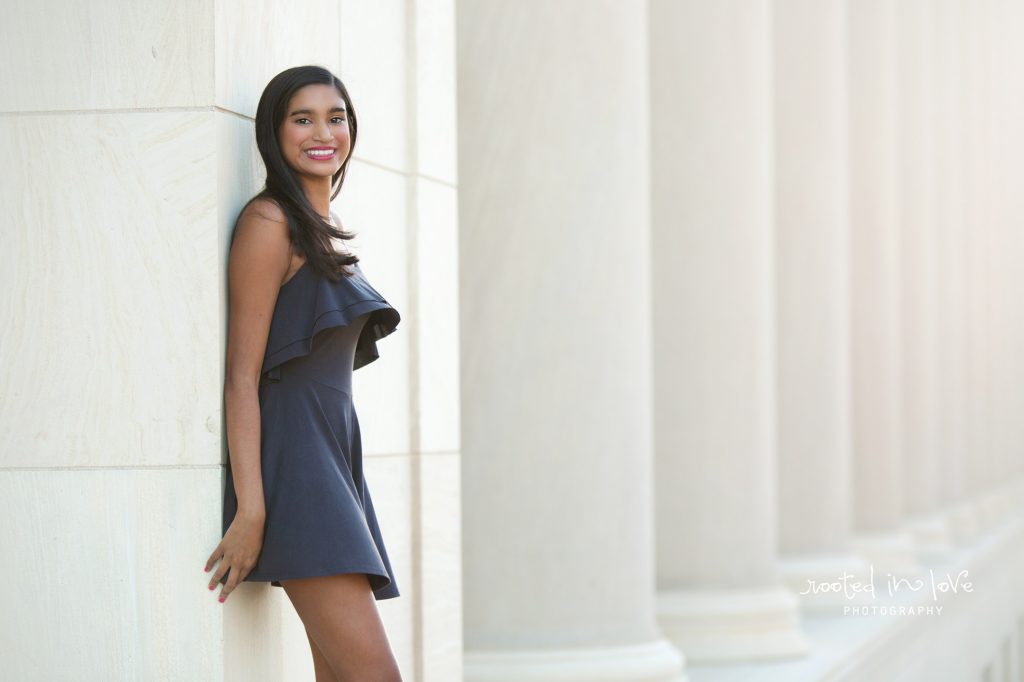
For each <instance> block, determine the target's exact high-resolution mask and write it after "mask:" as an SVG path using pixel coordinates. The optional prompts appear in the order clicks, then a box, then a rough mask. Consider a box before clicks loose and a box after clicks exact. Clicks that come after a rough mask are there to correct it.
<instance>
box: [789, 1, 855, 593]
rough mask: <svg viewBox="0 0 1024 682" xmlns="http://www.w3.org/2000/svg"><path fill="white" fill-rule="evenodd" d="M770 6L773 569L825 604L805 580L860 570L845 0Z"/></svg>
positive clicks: (827, 579)
mask: <svg viewBox="0 0 1024 682" xmlns="http://www.w3.org/2000/svg"><path fill="white" fill-rule="evenodd" d="M774 8H775V12H774V17H773V26H774V34H775V40H774V50H775V59H774V71H775V77H774V83H775V97H774V102H775V118H774V122H775V254H776V283H777V290H776V315H777V324H778V329H777V341H776V352H777V357H778V380H777V382H776V386H777V396H778V398H777V399H778V406H777V412H778V458H779V534H780V547H781V550H782V555H783V562H782V572H783V576H784V577H785V579H786V581H787V583H788V584H789V585H790V586H791V587H792V588H793V590H794V591H795V592H796V593H797V594H801V596H802V600H803V606H804V608H805V610H812V611H818V610H825V611H828V612H834V611H835V609H836V608H837V607H842V606H845V605H847V604H849V601H848V600H847V598H846V595H844V594H842V593H838V592H828V593H820V592H819V593H814V592H813V591H812V590H810V589H809V588H810V585H811V584H812V583H814V584H816V583H821V582H828V583H831V582H834V581H835V580H837V579H838V578H839V577H840V576H842V575H843V574H844V573H849V574H851V575H854V576H856V577H857V578H858V579H860V580H868V579H869V571H868V569H869V567H868V565H867V562H865V561H864V559H863V558H862V557H860V556H858V555H857V554H855V553H854V552H853V551H852V550H851V538H852V532H853V500H852V487H853V485H852V484H853V479H852V477H851V468H852V464H851V448H850V367H849V365H850V352H849V349H850V339H849V328H850V299H849V290H850V286H849V260H848V251H849V210H848V209H849V206H848V198H849V194H848V173H849V170H848V140H847V135H848V128H847V121H848V118H849V117H848V113H847V71H846V63H847V61H846V30H847V27H846V11H845V3H844V2H843V0H775V2H774ZM840 612H841V611H840Z"/></svg>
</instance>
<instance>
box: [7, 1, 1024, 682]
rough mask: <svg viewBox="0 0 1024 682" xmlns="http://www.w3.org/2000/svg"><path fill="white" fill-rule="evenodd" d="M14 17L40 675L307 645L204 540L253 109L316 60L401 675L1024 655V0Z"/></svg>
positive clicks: (229, 4) (793, 666) (27, 536)
mask: <svg viewBox="0 0 1024 682" xmlns="http://www.w3.org/2000/svg"><path fill="white" fill-rule="evenodd" d="M3 16H4V22H3V23H2V24H0V55H2V57H3V63H4V64H5V68H4V69H3V71H2V72H0V93H2V95H0V97H2V98H3V99H2V116H0V153H2V154H3V156H4V158H7V159H8V160H9V163H8V167H7V169H6V170H5V171H4V182H3V183H2V186H0V202H2V203H0V205H2V206H3V207H4V208H5V209H6V213H7V219H6V220H4V221H3V222H2V223H0V236H2V238H3V244H4V248H3V249H2V250H0V285H2V286H0V319H2V320H3V325H2V327H0V372H2V375H0V376H2V379H0V443H2V448H0V496H2V499H4V500H5V501H7V503H8V512H7V515H6V518H5V521H4V523H3V524H0V546H3V547H4V548H5V552H4V553H3V555H2V557H0V576H2V577H3V578H4V579H5V582H7V584H8V585H9V586H10V589H9V590H7V591H6V592H5V593H4V596H3V597H0V610H2V611H3V612H4V613H5V614H7V615H6V617H5V618H4V619H3V621H2V624H0V635H2V636H0V647H2V648H0V658H2V660H3V661H4V664H3V667H4V669H5V673H4V676H5V677H7V678H9V679H14V680H117V679H126V680H127V679H132V680H136V679H139V680H268V681H270V680H274V681H276V680H310V679H312V678H313V669H312V662H311V658H310V653H309V647H308V643H307V641H306V637H305V633H304V631H303V628H302V624H301V622H300V621H299V620H298V617H297V616H296V615H295V612H294V610H293V609H292V607H291V605H290V603H289V602H288V600H287V598H286V596H285V595H284V594H283V590H276V589H274V588H273V587H271V586H269V585H267V584H266V583H246V584H243V585H242V586H240V587H239V588H238V590H236V592H235V593H234V595H233V596H232V598H231V599H230V600H229V601H228V602H227V603H226V604H225V605H223V606H222V605H220V604H219V603H217V602H216V599H215V597H214V595H213V594H212V593H209V592H208V591H207V590H206V588H205V586H206V583H207V582H208V575H207V574H205V573H203V572H201V570H200V564H201V563H202V562H203V561H205V559H206V557H207V556H208V554H209V552H210V551H211V548H213V547H214V546H215V545H216V543H217V542H218V541H219V539H220V529H221V527H220V523H221V495H222V492H223V476H224V464H225V462H226V460H227V451H226V443H225V433H224V430H223V424H222V422H223V414H222V408H221V403H222V393H221V391H222V385H223V384H222V382H223V369H224V367H223V364H224V363H223V358H224V348H225V338H226V323H227V317H226V276H225V273H226V264H227V246H228V239H229V237H230V229H231V227H232V225H233V224H234V220H235V218H236V216H237V213H238V210H239V209H240V207H241V206H242V205H243V204H244V203H245V201H246V200H247V199H248V198H249V197H251V196H252V195H253V194H254V193H255V192H257V191H258V190H259V189H260V187H261V186H262V182H263V169H262V164H261V162H260V159H259V156H258V154H257V151H256V147H255V141H254V133H253V117H254V113H255V107H256V103H257V101H258V98H259V95H260V93H261V92H262V89H263V87H264V86H265V85H266V83H267V81H268V80H269V79H270V78H271V77H273V76H274V75H275V74H276V73H278V72H280V71H282V70H283V69H285V68H288V67H291V66H295V65H298V64H305V63H316V64H320V65H323V66H326V67H328V68H330V69H331V70H333V71H335V73H337V74H338V75H339V76H340V77H341V79H342V80H343V81H344V82H345V84H346V86H347V87H348V89H349V92H350V94H351V95H352V98H353V101H354V108H355V110H356V113H357V115H358V120H359V137H358V140H357V143H356V146H355V150H354V159H353V162H352V163H351V168H350V170H349V174H348V177H347V179H346V183H345V187H344V190H343V191H342V193H341V194H340V195H339V196H338V198H337V199H336V200H335V206H334V207H333V208H334V210H335V211H336V212H337V213H338V214H339V216H340V217H341V218H342V220H343V222H344V223H345V226H346V228H347V229H349V230H352V231H354V232H356V233H357V234H358V237H357V239H355V240H353V241H351V242H348V245H350V247H351V248H352V249H353V250H354V251H355V252H356V253H357V254H359V256H360V258H361V259H362V262H361V265H362V267H363V270H364V272H366V274H367V276H368V278H369V279H370V281H372V282H373V283H374V285H375V287H376V288H377V289H378V290H379V291H380V292H381V293H382V294H383V295H384V296H385V297H386V298H388V300H389V301H390V302H391V303H392V304H393V305H394V306H395V307H396V308H397V309H398V310H399V311H400V312H401V314H402V323H401V325H400V327H399V329H398V331H397V333H396V334H394V335H392V336H390V337H388V338H387V339H386V340H383V341H382V342H381V344H380V352H381V361H380V362H375V363H373V364H372V365H370V366H368V367H367V368H366V369H364V370H363V371H359V372H357V373H356V374H355V376H354V394H355V395H356V396H357V398H356V403H357V404H358V410H359V415H360V424H361V431H362V438H363V451H364V453H365V455H366V477H367V480H368V482H369V485H370V486H371V487H372V489H373V494H374V502H375V506H376V508H377V513H378V516H379V518H380V522H381V526H382V530H383V534H384V537H385V539H386V540H387V543H388V548H389V554H390V555H391V562H392V565H393V566H394V569H395V572H396V575H397V579H398V582H399V585H400V586H401V588H402V597H401V598H400V599H395V600H387V601H384V602H380V603H379V608H380V609H381V612H382V614H383V616H384V618H385V623H386V626H387V629H388V634H389V637H390V638H391V641H392V645H393V647H394V649H395V652H396V654H397V655H398V658H399V662H400V665H401V667H402V671H403V677H404V678H405V679H406V680H410V681H417V682H425V681H431V682H433V681H438V682H452V681H455V680H463V679H464V680H467V681H473V682H478V681H486V682H499V681H508V682H576V681H579V682H590V681H598V680H600V681H602V682H619V681H622V682H647V681H650V682H656V681H657V682H660V681H669V680H672V681H676V682H679V681H682V680H692V681H693V682H712V681H715V682H721V681H730V682H731V681H738V680H743V681H748V680H757V681H762V680H767V681H774V680H780V681H783V680H784V681H790V680H853V681H862V680H863V681H868V682H875V681H885V680H893V681H903V682H911V681H947V680H948V681H950V682H1011V681H1012V682H1019V681H1021V680H1024V590H1022V589H1021V582H1020V580H1021V579H1020V577H1019V576H1021V575H1024V542H1022V541H1024V518H1022V511H1024V509H1022V506H1024V497H1022V491H1024V486H1022V483H1024V481H1022V473H1024V470H1022V469H1024V457H1022V451H1021V448H1022V446H1024V418H1022V417H1024V415H1022V412H1021V411H1022V408H1024V397H1022V393H1021V389H1020V386H1021V385H1022V383H1024V353H1022V352H1021V349H1022V348H1024V314H1022V308H1021V305H1020V301H1021V300H1022V298H1024V274H1022V270H1021V268H1020V267H1019V263H1020V262H1021V261H1022V258H1024V234H1022V230H1021V228H1022V226H1024V192H1022V188H1021V183H1022V180H1024V43H1022V42H1021V40H1020V36H1021V35H1024V3H1022V2H1020V1H1019V0H713V1H712V0H646V1H644V0H620V1H618V2H608V1H603V0H602V1H598V0H592V1H584V0H548V1H541V0H520V1H518V2H512V1H511V0H504V1H502V0H454V1H453V0H377V1H375V2H372V3H371V2H360V1H358V0H340V1H339V0H310V2H306V3H302V4H300V5H294V4H286V3H282V2H277V1H275V0H258V1H257V2H249V3H242V2H239V0H213V2H208V1H205V0H185V1H183V2H169V1H168V0H147V1H146V2H142V3H138V2H132V3H129V2H126V1H124V0H101V1H99V2H91V3H74V2H62V1H60V0H40V1H39V2H35V3H29V4H21V5H15V4H12V3H6V4H5V5H4V7H3ZM1015 301H1017V303H1014V302H1015Z"/></svg>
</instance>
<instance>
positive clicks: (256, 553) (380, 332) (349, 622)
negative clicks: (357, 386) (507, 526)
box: [206, 66, 401, 682]
mask: <svg viewBox="0 0 1024 682" xmlns="http://www.w3.org/2000/svg"><path fill="white" fill-rule="evenodd" d="M355 141H356V117H355V111H354V109H353V107H352V101H351V99H350V98H349V95H348V91H347V90H346V89H345V86H344V85H343V84H342V83H341V81H340V80H339V79H338V78H337V77H336V76H335V75H334V74H332V73H331V72H330V71H328V70H327V69H324V68H321V67H318V66H300V67H295V68H292V69H288V70H286V71H283V72H282V73H280V74H278V75H277V76H275V77H274V78H273V79H272V80H271V81H270V83H269V84H268V85H267V87H266V89H265V90H264V91H263V95H262V96H261V97H260V101H259V104H258V106H257V109H256V143H257V146H258V147H259V151H260V155H261V156H262V157H263V163H264V164H265V166H266V170H267V181H266V186H265V187H264V188H263V190H262V191H261V192H260V193H259V194H257V195H256V196H255V197H253V198H252V199H251V200H250V201H249V202H248V203H247V204H246V205H245V206H244V207H243V209H242V211H241V212H240V214H239V217H238V220H237V222H236V224H235V228H234V232H233V234H232V238H231V250H230V253H229V259H228V261H229V262H228V289H229V301H230V311H229V321H228V344H227V346H228V348H227V367H226V372H225V380H224V407H225V416H226V421H227V435H228V450H229V457H228V465H227V478H226V480H225V490H224V508H223V532H224V537H223V539H222V540H221V541H220V544H218V545H217V547H216V549H214V550H213V553H212V554H211V555H210V556H209V558H208V559H207V562H206V571H209V570H210V569H211V568H212V567H213V565H214V564H215V563H217V562H218V561H219V565H218V566H217V569H216V570H215V571H214V573H213V575H212V578H211V579H210V583H209V589H211V590H212V589H215V588H216V586H217V583H218V582H220V583H221V584H223V585H224V587H223V588H222V590H221V593H220V601H221V602H223V601H224V600H225V599H227V597H228V595H230V594H231V592H232V591H233V590H234V589H235V587H237V586H238V584H239V583H240V582H241V581H243V580H249V581H270V584H271V585H275V586H277V587H282V588H284V591H285V593H286V594H287V595H288V598H289V599H290V600H291V602H292V604H293V605H294V606H295V609H296V611H297V612H298V614H299V617H300V618H301V619H302V622H303V624H304V625H305V628H306V634H307V636H308V638H309V643H310V648H311V649H312V652H313V663H314V668H315V670H316V679H317V680H318V682H320V681H324V680H331V681H332V682H333V681H334V680H360V681H365V680H374V681H385V680H387V681H392V680H401V675H400V673H399V670H398V665H397V663H396V661H395V657H394V654H393V653H392V651H391V647H390V644H389V643H388V639H387V636H386V634H385V632H384V627H383V624H382V622H381V619H380V615H379V613H378V610H377V605H376V600H379V599H390V598H392V597H397V596H399V592H398V586H397V583H396V582H395V576H394V574H393V573H392V570H391V564H390V562H389V560H388V555H387V550H386V549H385V546H384V541H383V539H382V537H381V532H380V528H379V527H378V524H377V518H376V514H375V513H374V509H373V502H372V500H371V498H370V490H369V487H368V485H367V482H366V480H365V478H364V475H363V462H362V450H361V441H360V434H359V421H358V419H357V417H356V411H355V407H354V405H353V402H352V372H353V371H354V370H355V369H358V368H359V367H362V366H363V365H365V364H367V363H369V362H372V361H373V360H375V359H377V357H378V353H377V345H376V342H377V341H378V340H379V339H381V338H382V337H384V336H387V335H388V334H390V333H391V332H393V331H394V330H395V327H396V326H397V325H398V322H399V319H400V318H399V314H398V311H396V310H395V309H394V308H393V307H392V306H391V305H390V304H389V303H388V302H387V301H386V300H385V299H384V297H383V296H381V295H380V294H379V293H378V292H377V291H376V289H374V288H373V287H372V286H371V285H370V283H369V282H368V281H367V279H366V277H364V276H363V274H362V270H361V269H360V266H359V265H358V261H359V259H358V258H357V257H356V256H355V255H354V254H352V253H351V252H350V251H348V249H344V248H341V249H339V248H336V247H335V246H334V243H335V240H338V239H340V240H347V239H352V238H353V236H354V235H353V234H352V233H349V232H346V231H345V230H343V229H342V228H341V225H340V222H339V221H337V219H336V218H335V216H334V215H333V214H332V213H331V211H330V202H331V200H332V199H333V198H334V197H335V196H337V194H338V192H339V191H340V190H341V185H342V182H343V181H344V177H345V174H346V171H347V168H348V162H349V159H350V158H351V156H352V149H353V147H354V146H355Z"/></svg>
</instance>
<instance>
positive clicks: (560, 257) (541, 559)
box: [456, 0, 683, 682]
mask: <svg viewBox="0 0 1024 682" xmlns="http://www.w3.org/2000/svg"><path fill="white" fill-rule="evenodd" d="M457 9H458V16H457V21H456V24H457V27H458V41H457V42H458V67H459V69H458V78H459V80H458V97H459V111H458V118H459V121H460V128H459V141H460V144H459V169H460V178H461V179H460V191H459V213H460V219H459V223H460V225H461V234H460V243H461V263H460V272H461V277H462V279H461V283H460V284H461V291H462V315H461V322H462V337H461V338H462V341H461V348H462V349H463V350H462V380H463V383H462V391H461V395H462V397H463V403H462V424H463V439H462V442H463V453H464V454H463V472H462V473H463V478H462V491H463V505H462V508H463V514H464V515H463V543H464V544H463V557H464V564H463V576H464V633H465V647H466V654H465V679H466V680H471V681H473V680H509V681H514V682H529V681H530V680H556V679H557V680H580V681H584V680H595V679H601V680H622V681H623V682H625V681H631V682H632V681H634V680H644V681H647V680H650V681H655V680H675V679H678V678H679V676H680V673H681V670H682V664H683V661H682V657H681V655H680V653H679V652H678V651H677V650H676V649H675V648H674V647H673V646H671V644H669V643H668V641H667V640H665V639H663V638H662V636H661V635H660V633H659V630H658V627H657V625H656V622H655V602H654V563H653V561H654V545H653V514H652V512H653V510H652V494H653V491H652V484H651V480H652V472H651V456H652V455H651V351H650V346H651V339H650V334H651V331H650V330H651V298H650V297H651V291H650V279H649V277H650V237H649V229H650V228H649V224H650V215H649V212H650V208H649V198H648V177H649V176H648V162H649V152H648V125H647V99H648V88H647V77H646V73H647V40H646V27H647V16H646V12H645V9H644V5H643V4H642V3H610V4H601V5H593V4H591V3H587V2H582V1H577V2H563V3H552V4H545V5H544V6H543V8H541V6H540V5H538V4H536V3H513V2H503V1H500V0H484V1H481V0H472V1H465V2H459V3H458V4H457Z"/></svg>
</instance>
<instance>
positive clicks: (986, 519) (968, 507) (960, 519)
mask: <svg viewBox="0 0 1024 682" xmlns="http://www.w3.org/2000/svg"><path fill="white" fill-rule="evenodd" d="M993 511H994V508H993V507H992V506H991V504H990V500H988V499H985V498H983V499H980V500H972V501H969V502H961V503H960V504H957V505H956V506H955V507H953V508H952V509H950V510H949V511H948V512H946V515H945V516H946V527H947V528H948V529H949V534H950V539H951V540H952V541H953V543H954V544H956V545H958V546H964V545H970V544H972V543H973V542H974V541H975V540H977V539H978V538H979V537H980V536H981V534H982V533H983V532H984V531H985V530H986V529H987V528H990V527H991V526H992V525H993V523H992V522H993V520H994V519H993Z"/></svg>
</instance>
